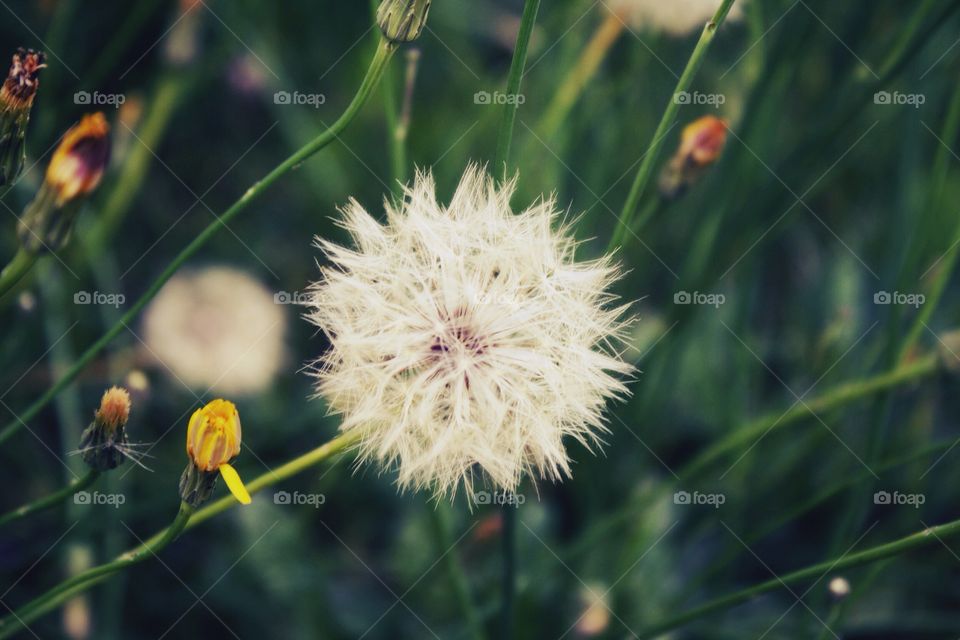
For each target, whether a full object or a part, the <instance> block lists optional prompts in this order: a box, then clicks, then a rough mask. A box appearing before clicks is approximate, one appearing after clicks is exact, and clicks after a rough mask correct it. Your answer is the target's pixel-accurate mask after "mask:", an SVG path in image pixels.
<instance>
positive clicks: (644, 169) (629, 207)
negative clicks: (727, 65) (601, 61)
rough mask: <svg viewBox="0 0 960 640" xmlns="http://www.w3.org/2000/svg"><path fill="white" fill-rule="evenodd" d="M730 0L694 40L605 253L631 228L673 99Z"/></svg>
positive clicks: (675, 107)
mask: <svg viewBox="0 0 960 640" xmlns="http://www.w3.org/2000/svg"><path fill="white" fill-rule="evenodd" d="M733 1H734V0H723V4H721V5H720V7H719V8H718V9H717V12H716V13H715V14H713V19H712V20H710V22H708V23H707V26H705V27H704V28H703V33H701V34H700V40H698V41H697V46H696V47H694V49H693V53H692V54H691V55H690V60H688V61H687V66H686V68H685V69H684V70H683V73H682V74H681V75H680V79H679V80H678V81H677V86H676V88H675V89H674V90H673V93H672V94H671V95H670V102H668V103H667V108H666V109H665V110H664V112H663V116H662V117H661V118H660V124H658V125H657V129H656V131H654V133H653V139H652V140H651V141H650V146H648V147H647V152H646V153H645V154H644V156H643V161H642V162H641V163H640V168H639V169H638V170H637V176H636V178H635V179H634V181H633V185H632V186H631V187H630V193H629V194H628V195H627V201H626V202H625V203H624V205H623V211H622V212H621V213H620V219H619V222H618V224H617V227H616V229H615V230H614V232H613V236H612V237H611V239H610V243H609V244H608V245H607V252H608V253H609V252H610V251H612V250H613V249H615V248H617V247H618V246H620V245H622V244H623V241H624V238H625V237H626V234H627V232H628V230H629V229H630V223H631V220H632V219H633V216H634V214H635V213H636V211H637V205H638V204H639V203H640V197H641V196H642V195H643V192H644V191H645V190H646V187H647V184H649V182H650V178H651V176H652V175H653V168H654V165H655V164H656V162H657V157H658V156H659V155H660V148H661V147H662V146H663V143H664V140H665V139H666V137H667V133H669V131H670V128H671V127H672V126H673V121H674V120H675V119H676V117H677V112H678V111H679V109H680V103H679V101H678V100H677V99H676V96H677V95H679V94H680V93H683V92H684V91H686V90H687V89H689V88H690V84H691V83H692V82H693V78H694V76H695V75H696V74H697V71H698V70H699V69H700V65H701V64H703V60H704V58H705V57H706V54H707V50H708V49H709V48H710V43H711V42H713V37H714V35H715V34H716V32H717V29H719V28H720V25H721V24H723V21H724V19H725V18H726V17H727V13H729V11H730V8H731V7H732V6H733Z"/></svg>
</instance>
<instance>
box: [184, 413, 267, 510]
mask: <svg viewBox="0 0 960 640" xmlns="http://www.w3.org/2000/svg"><path fill="white" fill-rule="evenodd" d="M240 438H241V428H240V414H239V413H238V412H237V407H236V406H235V405H234V404H233V403H232V402H230V401H229V400H221V399H217V400H213V401H212V402H209V403H207V404H206V405H205V406H203V407H202V408H200V409H197V410H196V411H195V412H194V413H193V415H192V416H191V417H190V422H189V424H188V425H187V456H188V457H189V458H190V462H189V463H188V464H187V468H186V469H185V470H184V472H183V476H182V477H181V478H180V495H181V497H182V498H183V500H184V501H186V502H188V503H190V504H192V505H193V506H198V505H199V504H201V503H202V502H205V501H206V500H207V498H209V496H210V494H211V493H212V491H213V487H214V486H215V484H216V480H217V474H218V472H219V474H220V475H222V476H223V479H224V481H225V482H226V483H227V488H228V489H230V492H231V493H232V494H233V495H234V497H235V498H236V499H237V500H239V501H240V502H241V503H243V504H250V494H249V493H248V492H247V490H246V488H245V487H244V486H243V482H242V481H241V480H240V476H239V475H238V474H237V472H236V470H235V469H234V468H233V467H232V466H231V465H230V462H232V461H233V459H234V458H236V457H237V456H238V455H240Z"/></svg>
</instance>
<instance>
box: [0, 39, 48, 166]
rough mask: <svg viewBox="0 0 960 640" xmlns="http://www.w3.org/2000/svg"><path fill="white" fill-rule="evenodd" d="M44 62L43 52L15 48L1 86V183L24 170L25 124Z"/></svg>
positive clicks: (38, 84)
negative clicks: (11, 61) (15, 50)
mask: <svg viewBox="0 0 960 640" xmlns="http://www.w3.org/2000/svg"><path fill="white" fill-rule="evenodd" d="M43 61H44V55H43V54H42V53H38V52H36V51H33V50H30V49H22V48H21V49H18V50H17V52H16V53H14V54H13V63H12V64H11V65H10V71H9V73H7V77H6V79H5V80H4V81H3V86H2V87H0V185H5V184H10V183H11V182H13V181H14V180H15V179H16V178H17V176H18V175H20V172H21V171H22V170H23V165H24V162H25V160H26V151H25V146H26V136H27V124H28V123H29V121H30V109H31V107H32V106H33V98H34V96H36V95H37V89H38V88H39V87H40V81H39V79H38V78H39V75H40V70H41V69H43V68H44V67H45V66H46V65H45V64H44V63H43Z"/></svg>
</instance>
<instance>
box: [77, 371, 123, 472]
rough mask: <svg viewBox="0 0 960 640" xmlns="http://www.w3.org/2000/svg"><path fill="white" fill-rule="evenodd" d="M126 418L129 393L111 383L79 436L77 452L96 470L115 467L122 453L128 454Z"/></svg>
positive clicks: (121, 460) (107, 469)
mask: <svg viewBox="0 0 960 640" xmlns="http://www.w3.org/2000/svg"><path fill="white" fill-rule="evenodd" d="M129 419H130V394H129V393H127V390H126V389H122V388H120V387H111V388H110V389H108V390H107V391H105V392H104V394H103V398H101V400H100V408H98V409H97V410H96V412H95V413H94V415H93V422H91V423H90V425H89V426H88V427H87V428H86V429H84V430H83V433H82V434H81V436H80V450H79V451H80V455H81V456H82V457H83V461H84V462H86V463H87V464H88V465H90V466H91V467H93V468H94V469H96V470H97V471H109V470H110V469H116V468H117V467H118V466H119V465H120V463H121V462H123V459H124V458H125V457H132V454H131V449H130V444H129V442H128V441H127V434H126V430H125V427H126V425H127V420H129Z"/></svg>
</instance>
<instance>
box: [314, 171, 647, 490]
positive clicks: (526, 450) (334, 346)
mask: <svg viewBox="0 0 960 640" xmlns="http://www.w3.org/2000/svg"><path fill="white" fill-rule="evenodd" d="M434 191H435V188H434V182H433V179H432V177H431V176H429V175H426V174H419V175H418V176H417V178H416V180H415V183H414V185H413V187H412V188H407V189H406V191H405V199H404V201H403V203H402V204H400V205H390V204H389V203H388V204H387V206H386V208H387V221H386V224H384V225H381V224H379V223H378V222H377V221H376V220H374V218H373V217H371V216H370V214H368V213H367V212H366V211H365V210H364V209H363V207H361V206H360V204H359V203H357V202H356V201H352V202H351V203H350V205H349V206H347V207H346V208H345V209H344V210H343V212H342V213H343V215H342V222H341V224H342V225H343V227H344V228H345V229H346V230H347V231H348V232H349V234H350V235H351V237H352V239H353V243H354V245H355V248H353V249H349V248H346V247H342V246H338V245H336V244H334V243H332V242H328V241H325V240H320V241H319V246H320V247H321V248H322V249H323V250H324V252H325V253H326V255H327V257H328V258H329V259H330V260H331V262H332V265H331V266H328V267H325V268H323V269H322V273H321V280H320V282H318V283H317V284H316V285H314V289H313V298H312V301H311V304H312V309H311V311H310V314H309V319H310V320H311V321H312V322H313V323H315V324H316V325H317V326H319V327H320V328H321V329H322V330H323V331H324V333H325V334H326V336H327V338H328V339H329V341H330V349H329V351H328V352H327V353H326V354H325V355H324V356H323V357H322V358H321V359H320V360H319V361H318V362H317V363H316V376H317V378H318V391H319V393H320V394H321V395H323V396H324V397H325V398H326V400H327V401H328V403H329V405H330V408H331V410H332V411H333V412H336V413H338V414H342V416H343V423H342V425H341V429H342V430H343V431H345V432H356V431H359V433H360V435H361V441H360V451H361V458H363V459H375V460H377V461H379V462H380V463H382V464H383V465H384V466H391V465H393V464H396V465H397V466H398V467H399V484H400V486H401V487H404V488H407V487H412V488H422V487H426V486H430V487H433V488H434V489H435V491H436V492H437V494H438V495H443V494H452V493H454V492H455V491H456V490H457V487H458V486H459V484H460V483H461V481H462V483H463V485H464V488H465V490H466V493H467V494H468V496H470V497H471V498H472V497H473V495H474V493H473V481H474V475H475V471H482V472H483V473H485V474H486V476H487V478H488V479H489V480H490V481H492V483H493V484H494V485H497V486H499V487H503V488H505V489H507V490H513V489H514V488H516V486H517V484H518V483H519V482H520V480H521V477H522V475H523V474H524V473H535V474H537V475H539V476H541V477H549V478H552V479H557V478H559V477H561V476H565V475H569V473H570V467H569V460H568V457H567V454H566V451H565V449H564V443H563V439H564V437H566V436H569V437H572V438H573V439H575V440H577V441H578V442H580V443H581V444H583V445H585V446H587V447H592V446H593V445H596V444H597V443H598V440H599V435H600V433H602V432H604V431H606V427H605V425H604V419H603V417H602V412H603V408H604V404H605V401H606V400H607V399H608V398H610V397H613V396H617V395H620V394H623V393H625V391H626V389H625V386H624V384H623V382H621V380H620V379H618V377H617V376H616V375H614V374H626V373H627V372H629V371H630V370H631V368H630V366H628V365H627V364H625V363H624V362H623V361H622V359H621V358H620V354H618V353H617V351H616V350H615V348H614V346H613V345H614V344H615V343H619V341H620V333H621V329H623V328H624V326H625V324H624V322H623V321H622V320H621V318H622V315H623V312H624V310H625V308H624V307H617V306H611V303H612V302H613V301H614V299H615V298H614V296H612V295H611V294H609V293H607V291H606V290H607V288H608V287H609V286H610V285H611V284H612V283H613V282H614V281H615V280H616V279H617V278H618V276H619V271H618V269H617V268H616V267H615V266H614V265H613V264H612V263H611V260H610V259H609V258H603V259H600V260H594V261H587V262H577V261H575V259H574V252H575V249H576V246H577V241H576V240H575V239H574V238H573V237H572V236H571V233H570V227H569V224H567V223H562V222H561V221H560V214H559V213H558V212H557V211H556V209H555V203H554V202H553V201H552V200H542V201H540V202H538V203H536V204H534V205H533V206H531V207H530V208H529V209H527V210H526V211H523V212H522V213H520V214H517V215H514V214H513V212H512V211H511V208H510V197H511V195H512V194H513V191H514V183H512V182H511V183H508V184H506V185H503V186H501V187H498V186H497V185H496V184H495V183H494V181H493V179H491V178H490V177H488V176H487V175H486V174H485V173H484V172H483V171H482V170H481V169H479V168H477V167H470V168H468V169H467V171H466V173H465V175H464V176H463V178H462V179H461V181H460V185H459V187H458V188H457V191H456V193H455V194H454V196H453V200H452V201H451V203H450V205H449V206H446V207H444V206H442V205H440V204H438V202H437V198H436V195H435V192H434Z"/></svg>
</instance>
